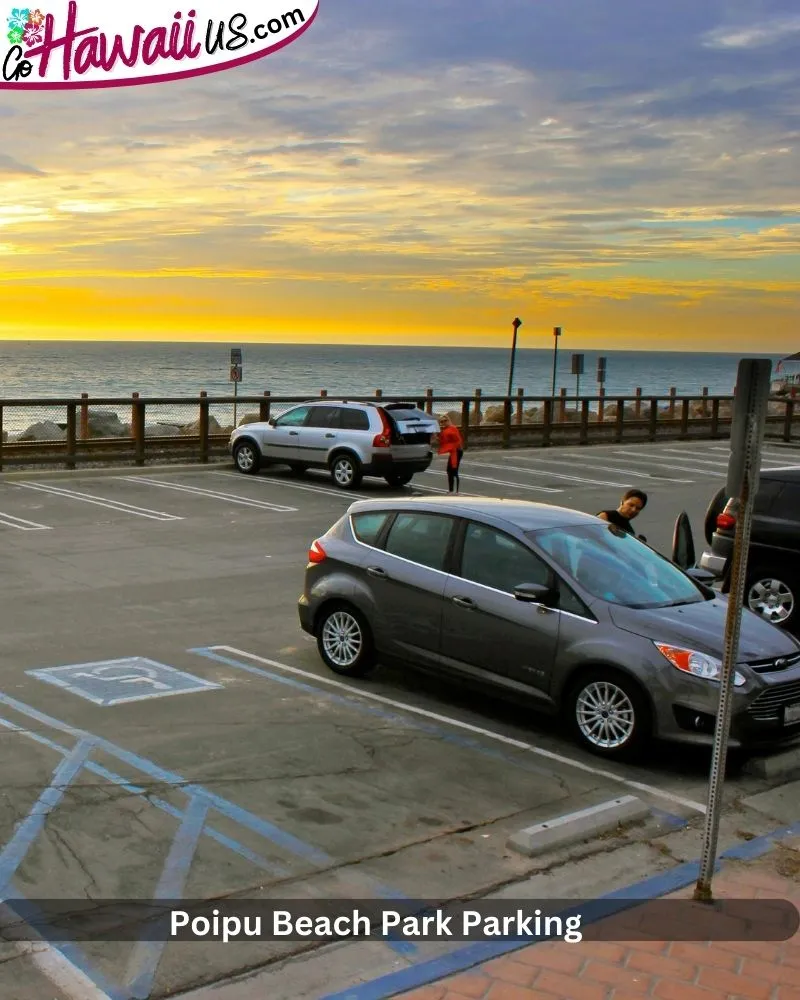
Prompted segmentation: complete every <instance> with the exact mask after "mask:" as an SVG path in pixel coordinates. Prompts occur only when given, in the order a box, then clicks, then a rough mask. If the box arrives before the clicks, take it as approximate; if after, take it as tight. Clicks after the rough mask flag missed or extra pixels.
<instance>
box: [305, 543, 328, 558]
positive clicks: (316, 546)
mask: <svg viewBox="0 0 800 1000" xmlns="http://www.w3.org/2000/svg"><path fill="white" fill-rule="evenodd" d="M327 558H328V553H327V552H326V551H325V549H323V547H322V543H321V542H320V540H319V539H318V538H317V539H316V540H315V541H313V542H312V543H311V548H310V549H309V550H308V561H309V562H311V563H321V562H323V561H324V560H325V559H327Z"/></svg>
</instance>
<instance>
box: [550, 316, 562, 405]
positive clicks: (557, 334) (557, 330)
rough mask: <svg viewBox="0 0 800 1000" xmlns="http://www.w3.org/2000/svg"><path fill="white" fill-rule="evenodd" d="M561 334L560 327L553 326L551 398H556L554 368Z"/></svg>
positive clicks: (556, 363)
mask: <svg viewBox="0 0 800 1000" xmlns="http://www.w3.org/2000/svg"><path fill="white" fill-rule="evenodd" d="M560 336H561V327H560V326H554V327H553V391H552V393H551V395H552V397H553V399H555V398H556V369H557V367H558V338H559V337H560Z"/></svg>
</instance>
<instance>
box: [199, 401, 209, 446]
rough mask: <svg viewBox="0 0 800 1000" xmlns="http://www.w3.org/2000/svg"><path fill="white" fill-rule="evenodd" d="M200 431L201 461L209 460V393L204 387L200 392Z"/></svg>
mask: <svg viewBox="0 0 800 1000" xmlns="http://www.w3.org/2000/svg"><path fill="white" fill-rule="evenodd" d="M198 429H199V432H200V461H201V462H207V461H208V452H209V447H208V393H207V392H206V391H205V390H204V389H203V390H201V392H200V419H199V421H198Z"/></svg>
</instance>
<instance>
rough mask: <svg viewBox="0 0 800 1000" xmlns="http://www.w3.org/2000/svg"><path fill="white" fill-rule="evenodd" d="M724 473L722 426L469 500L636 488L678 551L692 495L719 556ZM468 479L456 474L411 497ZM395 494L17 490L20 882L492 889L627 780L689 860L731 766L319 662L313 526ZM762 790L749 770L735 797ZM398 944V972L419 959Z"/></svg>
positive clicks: (557, 454) (6, 658)
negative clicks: (620, 759)
mask: <svg viewBox="0 0 800 1000" xmlns="http://www.w3.org/2000/svg"><path fill="white" fill-rule="evenodd" d="M726 463H727V448H726V445H725V443H724V442H722V443H703V444H698V443H696V442H695V443H692V444H691V445H687V446H686V447H685V448H684V447H683V446H682V445H680V444H670V445H668V446H667V447H664V446H662V445H660V444H659V445H658V446H655V445H648V446H629V447H625V448H618V447H614V446H607V447H605V446H604V447H592V448H582V449H581V448H577V447H575V448H563V449H562V448H558V449H556V448H554V449H551V450H548V451H547V452H543V451H542V450H539V449H536V450H533V449H531V450H519V451H517V450H514V451H511V452H498V451H483V452H479V451H473V450H469V451H468V452H467V454H466V456H465V461H464V467H463V476H462V492H463V493H473V494H476V495H488V496H506V497H518V498H523V499H528V500H535V501H541V502H546V503H556V504H563V505H566V506H570V507H577V508H579V509H582V510H586V511H591V512H594V511H596V510H599V509H601V508H604V507H608V506H611V505H614V504H616V501H617V500H618V498H619V495H620V493H621V492H622V491H623V490H624V489H626V488H630V487H634V486H635V487H639V488H642V489H644V490H646V491H647V492H648V494H649V495H650V498H651V500H650V503H649V504H648V506H647V508H646V510H645V512H644V513H643V514H642V515H641V519H640V520H641V528H640V530H641V531H642V532H643V533H644V534H646V535H647V536H648V538H649V539H650V541H651V542H652V543H653V544H655V545H656V547H658V548H660V549H661V550H662V551H668V550H669V547H670V544H671V536H672V526H673V523H674V520H675V518H676V517H677V515H678V514H679V513H680V512H681V511H682V510H686V511H687V513H688V514H689V515H690V518H691V520H692V523H693V526H694V528H695V534H696V541H697V543H698V547H699V546H700V544H701V542H700V539H701V538H702V524H703V515H704V512H705V508H706V505H707V504H708V501H709V500H710V498H711V496H712V495H713V493H714V492H715V491H716V489H717V488H718V487H719V486H720V485H722V483H723V482H724V478H725V468H726ZM764 464H765V466H766V465H774V466H779V465H787V464H800V449H795V450H792V449H788V448H787V449H784V448H780V447H778V446H772V447H770V446H768V447H767V448H766V449H765V453H764ZM445 487H446V481H445V477H444V472H443V468H442V467H441V465H440V464H438V463H437V465H435V466H434V468H433V469H432V470H431V471H430V472H429V473H426V474H424V475H422V476H419V477H417V479H415V481H414V483H413V484H412V485H411V487H409V488H407V489H406V490H404V491H402V492H405V493H412V494H413V493H416V494H418V495H429V494H430V493H432V492H438V491H441V490H443V489H444V488H445ZM395 492H396V491H392V490H389V489H388V488H387V487H386V485H385V484H384V483H383V482H381V481H370V480H365V481H364V483H363V484H362V485H361V487H360V488H359V490H358V491H357V492H356V493H348V492H342V491H340V490H338V489H336V488H335V487H333V486H332V484H331V482H330V479H329V478H327V477H325V476H323V475H321V474H314V473H310V474H308V475H306V476H303V477H297V476H293V475H290V474H289V473H284V472H282V471H280V470H276V471H272V470H270V471H269V472H265V473H263V474H260V475H258V476H244V475H240V474H238V473H235V472H234V471H232V470H231V468H230V467H229V466H227V465H224V464H223V465H212V466H209V467H208V468H204V469H199V468H196V467H192V468H185V469H179V470H175V469H170V470H158V469H152V468H150V469H147V470H144V471H142V472H139V471H131V470H129V471H124V470H122V471H120V470H117V471H114V472H113V473H111V474H108V473H106V474H103V475H100V474H93V473H90V472H88V471H84V472H80V473H73V474H64V475H61V476H54V475H49V476H39V477H36V476H34V475H27V476H25V477H24V478H23V477H22V476H19V474H17V475H15V476H6V477H4V478H3V479H2V481H0V536H2V539H3V543H4V553H5V557H6V558H5V563H6V567H7V570H6V573H5V574H3V575H2V576H0V600H2V602H3V608H4V631H3V640H2V641H3V652H4V655H3V657H2V660H0V761H2V766H3V773H4V778H5V780H4V786H5V787H4V789H3V792H4V802H5V804H6V809H4V810H3V812H2V816H0V845H4V846H2V848H1V849H0V876H2V878H0V881H2V882H3V883H4V885H3V888H4V893H5V895H6V896H8V895H11V896H13V897H15V898H18V899H19V898H20V897H21V894H22V893H24V894H25V895H26V896H30V897H39V898H44V897H47V898H54V897H64V898H73V899H79V898H84V897H85V896H87V895H89V896H91V897H94V898H97V897H104V898H117V899H120V898H136V897H139V898H144V899H151V898H154V897H158V896H159V894H160V895H161V896H162V898H177V897H180V896H184V897H186V898H194V899H201V898H209V897H214V896H219V895H227V894H231V893H242V894H244V895H246V896H247V897H248V898H258V897H259V896H261V895H264V896H268V897H271V898H275V899H280V898H288V897H291V896H296V895H301V896H306V897H320V896H321V897H338V898H342V897H345V898H348V897H350V898H354V899H367V898H373V897H377V896H386V895H395V896H397V895H404V896H409V897H417V898H419V897H427V898H431V897H436V896H443V897H446V898H452V897H454V896H464V895H470V894H480V893H484V892H487V891H490V890H491V889H492V888H493V887H497V886H500V885H505V884H509V883H513V882H515V881H516V880H519V879H523V878H526V877H528V876H530V875H531V874H532V873H534V872H535V871H537V870H539V868H541V867H542V864H541V863H540V862H537V861H535V860H532V859H528V858H525V857H523V856H522V855H518V854H515V853H514V852H512V851H509V850H508V849H507V847H506V841H507V838H508V835H509V834H510V833H511V832H513V831H515V830H518V829H521V828H522V827H524V826H528V825H530V824H531V823H536V822H541V821H546V820H547V819H548V818H552V817H557V816H560V815H563V814H565V813H569V812H573V811H576V810H579V809H582V808H586V807H589V806H592V805H596V804H599V803H602V802H605V801H607V800H609V799H612V798H614V797H616V796H619V795H621V794H634V795H637V796H639V797H640V798H642V799H643V801H645V802H646V803H647V804H648V806H650V807H651V811H652V813H651V819H650V820H648V821H647V822H646V823H645V824H644V826H643V827H642V828H641V829H639V830H638V831H637V832H635V833H634V834H632V837H633V840H634V841H635V842H636V844H637V845H638V846H637V851H639V853H638V854H637V855H636V856H635V862H634V861H631V862H630V863H631V864H634V863H635V864H636V865H639V866H642V867H643V868H644V869H646V870H647V871H650V872H652V871H655V870H660V869H662V868H664V867H667V866H668V865H669V864H670V863H671V862H670V859H669V858H665V857H664V856H663V853H661V852H660V851H659V850H658V848H657V846H653V845H652V844H651V840H652V838H653V837H654V836H655V835H656V834H657V833H658V831H659V830H661V829H663V828H664V824H666V825H667V826H671V827H674V826H675V825H680V824H681V823H682V822H687V821H688V822H690V823H693V822H698V821H702V816H703V810H704V805H703V802H704V796H705V782H706V776H707V765H708V758H707V755H704V754H703V753H699V752H697V751H692V752H691V753H690V754H689V753H674V752H673V751H672V750H670V751H668V752H665V753H656V754H655V755H654V756H653V757H652V758H651V759H649V760H647V761H643V762H642V763H641V765H639V766H634V765H629V766H622V765H613V766H612V765H609V766H604V762H598V760H597V759H596V758H593V757H591V756H590V755H588V754H584V753H583V752H581V751H579V750H578V749H576V748H575V747H574V746H573V745H572V744H571V743H569V742H568V741H567V740H566V739H565V738H564V736H563V734H561V733H560V732H559V731H558V727H557V725H555V724H554V723H545V722H542V721H540V720H537V719H535V718H531V717H530V715H529V712H528V710H527V709H526V708H524V707H521V706H517V705H509V704H497V703H494V702H492V701H491V700H490V699H486V698H484V697H481V698H477V699H476V698H475V697H474V696H472V695H470V694H469V693H468V692H465V691H462V690H460V689H458V688H457V687H456V688H454V686H453V685H452V684H448V683H446V682H443V681H438V680H435V679H432V678H429V677H423V676H420V675H418V674H415V673H414V672H413V671H410V670H400V669H392V670H389V669H385V670H379V671H378V672H377V673H376V674H375V675H374V676H373V677H372V678H370V679H369V680H368V681H345V680H343V679H340V678H335V677H334V676H333V675H331V674H330V673H329V672H327V671H326V669H325V668H324V667H323V666H322V664H321V662H320V660H319V657H318V654H317V651H316V647H315V644H314V642H313V640H311V639H310V637H308V636H306V635H305V634H304V633H303V632H301V630H300V629H299V626H298V623H297V613H296V602H297V597H298V595H299V593H300V590H301V587H302V581H303V573H304V569H305V562H306V552H307V549H308V546H309V543H310V542H311V541H312V540H313V538H315V537H316V536H317V535H318V534H321V533H322V532H323V531H325V530H326V529H327V528H328V527H329V526H330V524H331V523H332V522H333V521H334V520H335V519H336V518H337V517H338V516H340V515H341V513H343V512H344V510H346V508H347V505H348V504H349V503H350V502H352V500H354V499H356V498H358V497H365V496H369V497H378V496H386V495H393V494H394V493H395ZM20 525H23V526H22V527H20ZM25 525H27V527H26V526H25ZM33 525H35V526H36V527H32V526H33ZM762 787H764V785H763V783H762V782H760V781H759V780H758V779H755V778H750V777H746V776H743V775H733V776H732V780H731V782H729V784H728V785H727V786H726V797H727V801H728V802H732V801H733V800H734V799H735V798H736V797H737V796H740V795H742V794H745V793H746V792H748V791H753V790H759V789H761V788H762ZM176 845H177V846H176ZM566 860H567V858H566V856H565V857H564V858H562V859H561V862H559V863H564V861H566ZM546 863H547V864H550V863H551V860H549V861H547V862H546ZM602 868H603V864H602V863H600V864H599V865H598V870H597V872H596V877H597V879H598V880H600V879H601V876H602ZM627 874H630V872H627ZM598 884H599V883H598ZM9 889H10V891H9ZM303 947H305V946H304V945H303V944H302V943H279V944H277V943H276V944H269V943H266V944H265V943H263V942H261V943H258V944H253V945H252V946H249V945H241V946H239V945H236V946H235V947H234V946H231V947H230V948H226V949H217V948H209V947H205V946H204V947H201V946H197V947H195V946H185V947H183V948H181V949H173V950H172V951H171V950H169V949H168V950H167V951H165V952H164V954H163V955H161V954H159V956H156V960H155V961H154V959H153V955H152V954H149V956H146V961H145V959H144V958H141V956H140V958H139V959H136V961H134V960H133V959H132V958H131V956H130V955H129V954H128V952H129V951H130V948H128V950H127V951H126V950H125V949H122V948H121V947H120V948H119V949H117V951H115V952H114V954H113V955H111V954H110V953H109V951H108V949H107V948H106V950H103V947H101V946H98V945H95V946H87V948H86V949H85V950H84V951H85V954H86V955H88V958H86V963H85V964H84V965H83V966H81V967H82V968H83V969H84V973H85V974H88V975H89V978H90V980H91V981H92V982H93V983H94V984H95V986H97V984H101V986H102V991H101V993H99V994H98V996H106V997H114V998H115V997H117V996H125V997H132V996H136V997H147V996H148V995H152V996H157V995H163V994H165V993H169V992H176V991H177V990H179V989H182V988H187V987H188V986H190V985H193V984H196V983H200V982H204V981H213V980H215V979H219V978H222V977H223V976H226V975H230V974H232V973H234V972H235V971H237V970H238V969H242V968H247V967H249V966H252V965H256V964H260V963H265V962H270V961H277V960H278V959H280V958H282V957H286V956H288V954H289V953H290V952H292V950H299V949H301V948H303ZM376 947H380V948H382V949H385V950H386V956H387V957H385V958H383V957H381V958H380V961H379V964H380V962H387V963H389V967H391V963H393V962H397V961H401V960H402V961H413V960H415V953H414V952H413V947H412V948H411V951H409V947H411V946H408V945H402V946H401V945H396V946H384V945H380V946H378V945H376ZM404 949H405V950H404ZM381 955H382V953H381ZM73 959H74V961H73ZM77 961H78V959H76V958H75V957H74V956H73V958H72V959H70V962H72V964H73V966H74V963H75V962H77ZM137 963H138V964H137ZM87 969H88V970H89V971H88V973H87V972H86V970H87ZM98 970H100V971H98ZM84 973H82V974H84ZM354 975H355V973H354ZM120 982H122V983H127V986H125V988H124V989H123V988H121V987H120V988H118V987H117V986H115V985H114V984H115V983H116V984H119V983H120ZM109 984H110V985H109ZM131 984H134V985H135V990H134V991H133V992H131V989H132V987H131ZM97 988H98V989H100V987H97ZM120 989H121V992H120ZM115 990H116V992H115ZM126 990H127V992H126ZM0 991H2V992H3V995H7V994H6V991H5V990H4V989H3V977H2V970H1V969H0ZM53 995H54V996H56V995H57V994H56V993H55V992H54V993H53ZM63 995H64V997H68V996H88V995H90V994H89V993H84V994H81V993H80V992H75V991H74V990H73V992H72V993H70V992H69V990H66V991H65V992H64V993H63ZM276 995H277V994H276ZM287 995H290V994H287ZM297 995H298V996H299V995H300V994H299V993H298V994H297Z"/></svg>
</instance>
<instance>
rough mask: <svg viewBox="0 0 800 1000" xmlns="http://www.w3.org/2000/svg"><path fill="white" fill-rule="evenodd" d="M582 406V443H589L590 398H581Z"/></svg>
mask: <svg viewBox="0 0 800 1000" xmlns="http://www.w3.org/2000/svg"><path fill="white" fill-rule="evenodd" d="M580 407H581V436H580V443H581V444H588V443H589V400H588V399H582V400H580Z"/></svg>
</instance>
